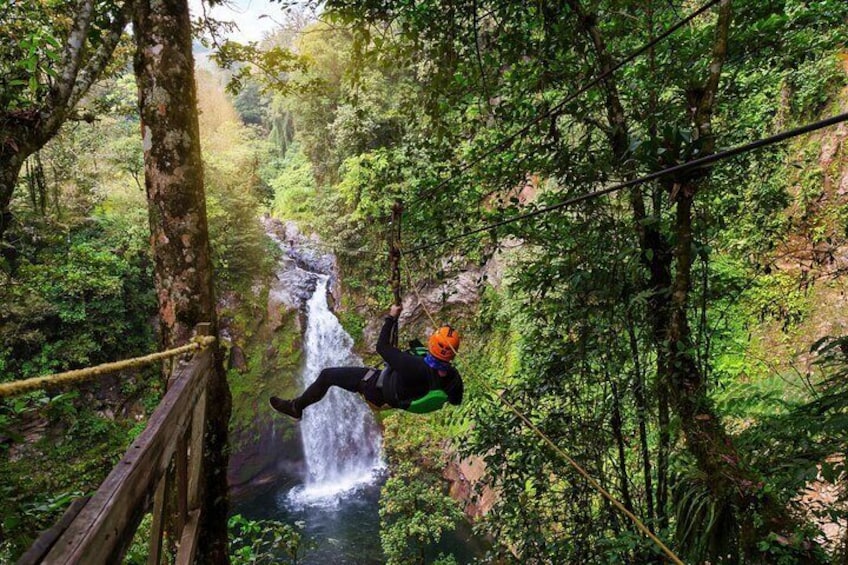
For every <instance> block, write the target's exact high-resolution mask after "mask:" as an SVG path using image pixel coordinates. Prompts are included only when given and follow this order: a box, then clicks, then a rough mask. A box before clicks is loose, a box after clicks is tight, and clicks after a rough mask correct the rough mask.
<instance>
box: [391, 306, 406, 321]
mask: <svg viewBox="0 0 848 565" xmlns="http://www.w3.org/2000/svg"><path fill="white" fill-rule="evenodd" d="M401 312H403V306H401V305H400V304H392V307H391V308H389V316H391V317H392V318H395V319H397V318H398V317H399V316H400V313H401Z"/></svg>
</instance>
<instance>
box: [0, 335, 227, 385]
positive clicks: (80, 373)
mask: <svg viewBox="0 0 848 565" xmlns="http://www.w3.org/2000/svg"><path fill="white" fill-rule="evenodd" d="M214 342H215V337H214V336H197V337H195V338H194V339H193V340H192V341H191V343H187V344H186V345H182V346H180V347H175V348H173V349H168V350H166V351H159V352H157V353H151V354H150V355H145V356H143V357H135V358H133V359H124V360H123V361H115V362H113V363H104V364H102V365H97V366H96V367H86V368H85V369H75V370H73V371H66V372H64V373H56V374H53V375H45V376H43V377H33V378H31V379H23V380H20V381H13V382H10V383H0V398H8V397H11V396H18V395H20V394H24V393H27V392H33V391H36V390H40V389H42V388H45V387H48V386H61V385H68V384H72V383H79V382H83V381H88V380H92V379H94V378H96V377H100V376H102V375H106V374H109V373H114V372H116V371H122V370H124V369H130V368H133V367H140V366H142V365H149V364H150V363H154V362H156V361H160V360H162V359H168V358H170V357H176V356H177V355H182V354H183V353H189V352H190V351H194V350H200V349H204V348H206V347H208V346H209V345H211V344H213V343H214Z"/></svg>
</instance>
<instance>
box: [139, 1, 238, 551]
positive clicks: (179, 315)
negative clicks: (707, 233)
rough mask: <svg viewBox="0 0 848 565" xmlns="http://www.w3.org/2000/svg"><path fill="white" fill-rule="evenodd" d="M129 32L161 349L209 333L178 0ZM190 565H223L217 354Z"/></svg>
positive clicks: (226, 407)
mask: <svg viewBox="0 0 848 565" xmlns="http://www.w3.org/2000/svg"><path fill="white" fill-rule="evenodd" d="M133 28H134V32H135V39H136V42H137V45H136V54H135V74H136V79H137V81H138V90H139V110H140V116H141V134H142V139H143V147H144V171H145V189H146V191H147V200H148V206H149V220H150V232H151V245H152V246H153V253H154V265H155V284H156V292H157V296H158V300H159V319H160V328H161V338H162V343H163V345H164V346H165V347H172V346H175V345H180V344H182V343H185V342H186V341H188V340H189V339H190V338H191V336H192V331H193V329H194V327H195V325H196V324H198V323H200V322H211V323H212V325H213V328H214V327H216V316H215V293H214V286H213V273H212V260H211V254H210V248H209V234H208V229H207V221H206V202H205V196H204V188H203V167H202V162H201V154H200V133H199V126H198V119H197V94H196V86H195V80H194V59H193V57H192V52H191V26H190V21H189V12H188V4H187V2H186V0H164V1H161V0H139V1H137V2H136V6H135V11H134V16H133ZM208 393H209V396H208V407H207V424H206V430H205V434H204V442H205V443H204V457H203V485H202V487H201V488H202V493H203V494H202V496H201V500H202V502H201V539H200V544H199V554H198V562H201V563H227V562H228V561H229V558H228V551H227V510H228V498H227V473H226V471H227V463H228V457H229V454H228V451H227V426H228V422H229V417H230V411H231V399H230V391H229V388H228V387H227V382H226V374H225V372H224V369H223V364H222V363H221V358H220V355H219V356H218V361H217V363H216V369H215V374H214V375H212V378H211V382H210V385H209V390H208Z"/></svg>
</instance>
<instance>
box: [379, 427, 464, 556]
mask: <svg viewBox="0 0 848 565" xmlns="http://www.w3.org/2000/svg"><path fill="white" fill-rule="evenodd" d="M413 418H418V420H416V424H415V425H414V426H413V425H410V420H412V419H413ZM385 425H386V456H387V458H388V459H389V462H390V464H391V475H390V477H389V478H388V480H387V481H386V483H385V484H384V485H383V489H382V491H381V492H380V542H381V544H382V546H383V552H384V554H385V556H386V562H387V563H390V564H405V563H421V564H423V563H429V562H431V560H432V557H430V558H429V559H428V556H429V554H430V552H428V549H429V547H430V546H432V545H433V544H435V543H437V542H438V541H439V540H440V539H441V537H442V535H443V534H444V533H445V532H450V531H453V530H454V529H455V528H456V525H457V523H458V522H459V520H460V519H461V518H462V512H461V510H460V508H459V505H458V503H457V502H456V501H455V500H453V499H452V498H450V496H448V495H447V493H446V492H445V488H446V487H445V484H444V483H443V482H442V480H441V478H440V476H439V468H440V467H442V466H443V465H444V464H445V463H446V460H445V459H444V452H443V451H441V450H440V449H439V445H438V441H439V440H438V438H439V427H438V426H432V425H421V423H420V416H414V415H407V414H397V415H393V416H392V417H390V418H389V419H387V420H386V422H385ZM439 562H442V563H450V562H455V561H451V559H450V558H449V557H444V556H440V557H439Z"/></svg>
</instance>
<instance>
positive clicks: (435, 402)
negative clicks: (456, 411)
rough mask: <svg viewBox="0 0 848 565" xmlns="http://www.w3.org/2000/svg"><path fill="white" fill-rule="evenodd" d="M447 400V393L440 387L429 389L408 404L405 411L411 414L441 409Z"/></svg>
mask: <svg viewBox="0 0 848 565" xmlns="http://www.w3.org/2000/svg"><path fill="white" fill-rule="evenodd" d="M447 401H448V394H447V393H446V392H445V391H443V390H442V389H440V388H439V389H436V390H431V391H430V392H428V393H427V394H425V395H424V396H422V397H421V398H416V399H415V400H413V401H412V402H411V403H410V404H409V408H407V409H406V411H407V412H412V413H413V414H427V413H428V412H435V411H436V410H439V409H441V407H442V406H444V405H445V402H447Z"/></svg>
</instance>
